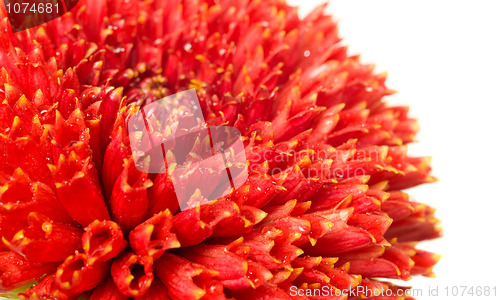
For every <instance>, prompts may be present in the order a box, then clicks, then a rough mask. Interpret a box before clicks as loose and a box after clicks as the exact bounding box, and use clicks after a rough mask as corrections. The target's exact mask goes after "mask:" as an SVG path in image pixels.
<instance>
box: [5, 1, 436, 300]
mask: <svg viewBox="0 0 500 300" xmlns="http://www.w3.org/2000/svg"><path fill="white" fill-rule="evenodd" d="M81 2H82V3H80V4H79V5H78V6H77V7H76V8H75V9H74V10H72V12H71V13H68V14H66V15H64V16H63V17H61V18H59V19H57V20H54V21H52V22H50V23H48V24H45V25H43V26H40V27H38V28H36V29H31V30H27V31H23V32H19V33H16V34H13V33H12V32H11V31H10V28H9V25H8V20H7V18H6V17H5V11H4V10H3V7H2V8H0V9H1V14H0V31H1V32H2V35H1V36H0V62H1V69H0V237H1V238H2V241H3V243H1V245H0V291H1V292H5V291H9V290H12V289H14V288H17V287H20V286H22V285H24V284H26V283H29V282H31V281H34V280H40V282H39V283H38V284H36V285H34V286H33V287H31V288H30V289H29V290H28V291H26V292H25V293H22V294H20V297H21V298H22V299H40V298H41V299H76V298H78V297H79V296H80V295H88V296H90V299H127V297H135V298H136V299H183V300H184V299H230V298H234V299H306V298H307V297H306V296H304V297H302V296H294V295H292V294H291V293H290V291H291V290H292V289H297V288H300V289H303V290H314V289H321V288H323V287H327V288H329V289H332V290H337V289H340V290H352V289H355V288H356V287H364V288H365V289H364V290H365V291H368V290H370V291H375V290H381V289H391V290H394V291H396V290H404V289H405V288H404V287H398V286H395V285H392V284H390V283H387V282H383V281H380V278H394V279H403V280H408V279H410V277H411V276H413V275H424V276H431V275H432V274H433V273H432V266H433V265H434V264H435V263H436V262H437V260H438V256H437V255H434V254H432V253H429V252H425V251H423V250H419V249H416V248H415V247H416V244H417V242H418V241H421V240H425V239H432V238H436V237H438V236H439V235H440V228H439V226H438V222H437V220H436V219H435V218H434V216H433V213H434V211H433V209H432V208H430V207H428V206H427V205H425V204H422V203H417V202H415V201H413V200H411V199H410V198H409V197H408V195H407V194H406V193H404V192H403V191H402V190H403V189H406V188H410V187H413V186H416V185H419V184H423V183H427V182H432V181H434V178H433V177H432V176H430V175H429V172H430V166H429V159H428V158H415V157H409V156H407V154H406V153H407V146H408V144H409V143H411V142H412V141H413V138H414V136H415V134H416V132H417V129H418V127H417V125H416V120H414V119H412V118H410V117H409V116H408V109H407V108H405V107H391V106H388V105H387V104H386V103H385V102H384V101H383V97H385V96H387V95H390V94H392V93H393V92H392V91H391V90H389V89H387V88H386V87H385V84H384V81H385V78H386V77H385V74H374V72H373V66H371V65H364V64H361V63H360V62H359V59H358V57H357V56H350V55H348V54H347V49H346V47H345V46H343V45H342V44H341V43H340V38H339V36H338V33H337V25H336V24H335V23H334V22H333V21H332V20H331V17H330V16H327V15H325V13H324V11H323V9H324V7H319V8H318V9H316V10H314V11H313V12H311V13H310V14H309V15H308V16H307V17H305V18H304V19H299V17H298V16H297V10H296V8H293V7H290V6H289V5H287V4H286V3H285V2H284V1H280V0H270V1H258V0H252V1H250V0H241V1H232V0H220V1H211V0H194V1H183V0H166V1H136V0H117V1H111V0H107V1H101V0H87V1H81ZM190 88H194V89H196V92H197V95H198V97H199V99H200V103H201V106H202V107H201V108H202V110H203V114H204V117H205V119H206V121H207V123H208V124H209V125H210V126H221V125H224V126H232V127H235V128H237V129H238V130H239V131H240V132H241V134H242V136H243V139H244V145H245V153H246V156H247V159H248V163H247V165H248V170H249V177H248V179H247V180H246V182H245V183H244V184H243V185H242V186H241V187H239V188H238V189H237V190H235V191H233V192H232V193H231V194H230V195H228V196H227V197H224V198H222V199H219V200H217V201H215V202H212V203H209V204H205V205H201V206H197V207H193V208H190V209H187V210H183V211H179V203H178V202H177V198H176V194H175V191H174V186H173V184H172V179H171V178H170V177H169V175H168V174H159V175H155V174H148V173H143V172H141V171H139V170H137V169H136V168H135V166H134V161H133V156H132V150H131V146H130V143H131V142H130V137H129V136H128V134H127V124H128V120H129V119H130V117H131V116H132V115H133V114H134V113H136V112H137V111H138V110H139V108H140V107H142V106H144V105H147V104H149V103H152V102H154V101H155V100H158V99H160V98H163V97H165V96H168V95H170V94H174V93H177V92H179V91H183V90H187V89H190ZM194 174H195V175H193V176H192V177H191V178H190V180H192V181H193V182H194V181H196V180H200V179H201V178H200V177H199V176H198V177H196V173H194ZM192 197H197V195H196V193H195V194H193V195H192ZM375 278H377V279H375ZM364 296H369V295H368V294H365V295H360V294H358V295H341V296H335V295H330V296H329V297H326V299H337V298H338V299H346V298H352V299H361V298H362V297H364ZM316 299H321V298H316ZM384 299H387V298H384Z"/></svg>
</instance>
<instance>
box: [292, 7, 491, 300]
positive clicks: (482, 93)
mask: <svg viewBox="0 0 500 300" xmlns="http://www.w3.org/2000/svg"><path fill="white" fill-rule="evenodd" d="M324 2H325V1H318V0H308V1H304V0H289V3H291V4H293V5H300V13H301V15H304V14H305V13H306V12H308V11H310V10H311V9H312V8H313V7H315V6H317V5H319V4H321V3H324ZM327 11H328V13H331V14H333V17H334V18H335V19H336V20H338V21H339V29H340V35H341V36H342V37H343V38H344V41H345V43H346V44H348V45H349V46H350V53H352V54H361V59H362V61H363V62H366V63H375V64H377V69H376V70H377V71H379V72H382V71H388V72H389V77H388V80H387V86H388V87H389V88H392V89H395V90H397V91H398V93H397V94H396V95H393V96H390V97H388V98H386V99H387V101H389V102H390V103H395V104H404V105H409V106H410V107H411V109H410V114H411V116H413V117H417V118H418V119H419V123H420V127H421V130H420V134H419V135H418V136H417V138H418V143H416V144H414V145H412V146H410V153H412V154H414V155H422V156H432V157H433V163H432V165H433V169H434V171H433V175H435V176H437V177H439V179H440V181H439V182H437V183H434V184H428V185H424V186H419V187H416V188H413V189H411V190H409V193H410V194H411V195H412V196H414V197H415V199H416V200H418V201H420V202H425V203H428V204H431V205H432V206H434V207H436V208H437V216H438V217H439V218H440V219H441V220H442V226H443V228H444V237H443V238H442V239H440V240H436V241H432V242H426V243H422V244H421V246H420V247H421V248H424V249H430V250H432V251H435V252H437V253H439V254H441V255H442V258H441V261H440V262H439V263H438V265H437V266H436V267H435V268H434V271H435V273H436V275H437V278H431V279H428V278H414V279H412V280H411V281H410V282H406V283H404V284H405V285H412V286H413V287H414V288H420V289H423V291H422V295H423V296H420V297H417V298H418V299H433V300H437V299H443V298H449V299H451V298H452V297H451V296H449V297H446V293H445V292H446V291H445V287H446V286H450V287H451V286H461V285H467V286H478V285H482V286H484V285H489V286H494V285H496V286H497V296H496V297H493V296H490V297H484V296H483V297H477V296H474V297H473V296H470V295H464V297H463V299H500V273H499V272H500V263H499V260H500V247H499V244H500V243H499V239H500V230H499V229H500V226H499V219H500V216H499V215H498V213H499V208H500V204H499V203H500V196H499V186H500V175H499V170H500V147H499V146H500V143H499V142H498V139H499V138H500V135H499V132H500V125H499V122H500V93H499V89H500V2H499V1H449V0H440V1H429V0H420V1H401V0H399V1H398V0H391V1H386V0H377V1H373V0H371V1H368V0H363V1H361V0H332V1H331V3H330V5H329V6H328V8H327ZM436 286H438V287H439V290H438V292H439V296H438V297H437V296H434V297H433V296H429V292H428V290H429V288H433V289H434V288H435V287H436ZM460 292H461V291H460Z"/></svg>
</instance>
